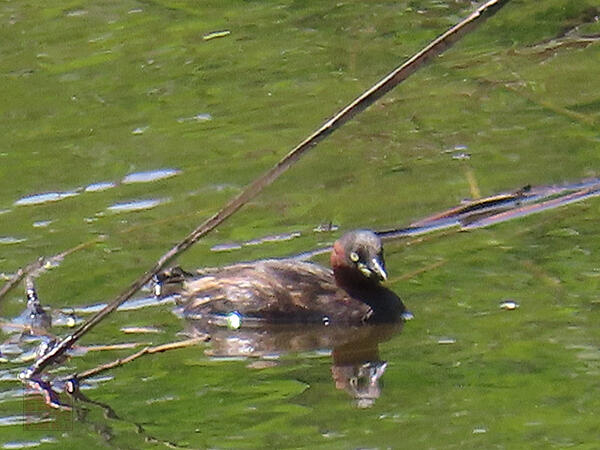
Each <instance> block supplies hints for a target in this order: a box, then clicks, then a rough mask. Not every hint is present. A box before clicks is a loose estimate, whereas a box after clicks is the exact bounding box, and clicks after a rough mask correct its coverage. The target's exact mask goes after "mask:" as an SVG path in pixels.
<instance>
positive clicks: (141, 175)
mask: <svg viewBox="0 0 600 450" xmlns="http://www.w3.org/2000/svg"><path fill="white" fill-rule="evenodd" d="M180 173H181V171H180V170H177V169H159V170H150V171H147V172H136V173H130V174H129V175H127V176H126V177H125V178H123V181H122V183H123V184H128V183H150V182H152V181H158V180H162V179H165V178H170V177H174V176H175V175H178V174H180Z"/></svg>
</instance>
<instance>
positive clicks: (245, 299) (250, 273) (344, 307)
mask: <svg viewBox="0 0 600 450" xmlns="http://www.w3.org/2000/svg"><path fill="white" fill-rule="evenodd" d="M183 296H184V300H185V301H186V304H185V309H184V313H185V314H187V315H195V316H206V315H210V314H219V315H221V314H229V313H231V312H238V313H239V314H240V315H242V316H245V317H252V318H256V319H263V320H265V321H268V322H279V323H283V322H296V323H297V322H306V323H315V322H316V323H323V322H325V323H362V322H364V321H365V320H366V319H367V318H368V317H369V314H370V311H371V308H370V307H369V306H368V305H367V304H365V303H363V302H362V301H360V300H357V299H355V298H353V297H351V296H350V295H348V293H347V292H346V291H345V290H343V289H341V288H340V287H338V286H337V285H336V283H335V279H334V277H333V273H332V271H331V270H329V269H326V268H324V267H322V266H320V265H318V264H313V263H308V262H300V261H295V260H263V261H258V262H256V263H244V264H236V265H232V266H228V267H223V268H221V269H219V270H218V271H214V272H213V271H211V272H208V273H205V274H203V275H201V276H200V277H198V278H193V279H188V280H186V281H185V283H184V294H183Z"/></svg>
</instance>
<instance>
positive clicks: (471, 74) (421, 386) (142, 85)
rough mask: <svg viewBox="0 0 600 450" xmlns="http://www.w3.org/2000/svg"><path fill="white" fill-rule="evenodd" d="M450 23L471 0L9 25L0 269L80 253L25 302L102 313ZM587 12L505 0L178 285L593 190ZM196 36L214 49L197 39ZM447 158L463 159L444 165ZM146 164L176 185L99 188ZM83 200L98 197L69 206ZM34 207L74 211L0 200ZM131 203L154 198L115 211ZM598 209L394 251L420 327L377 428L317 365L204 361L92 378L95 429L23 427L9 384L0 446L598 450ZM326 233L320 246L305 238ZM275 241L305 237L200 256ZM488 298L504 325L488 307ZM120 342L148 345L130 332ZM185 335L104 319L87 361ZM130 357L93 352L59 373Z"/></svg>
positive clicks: (408, 338)
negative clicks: (531, 188)
mask: <svg viewBox="0 0 600 450" xmlns="http://www.w3.org/2000/svg"><path fill="white" fill-rule="evenodd" d="M471 8H472V5H471V2H469V1H452V2H450V1H446V2H444V1H389V2H385V1H373V2H359V1H344V2H329V1H312V2H302V1H298V0H296V1H291V0H282V1H277V2H275V1H244V2H232V1H223V0H221V1H204V2H193V1H180V0H173V1H168V0H156V1H129V0H125V1H121V2H111V1H100V2H88V1H85V0H82V1H61V0H56V1H54V2H41V3H31V2H26V1H23V0H15V1H8V2H3V3H2V4H1V5H0V79H1V82H0V92H1V95H0V99H1V101H0V114H1V115H0V136H2V143H1V145H0V212H1V213H0V273H5V274H12V273H13V272H14V271H15V270H16V269H17V268H18V267H21V266H23V265H25V264H27V263H29V262H31V261H34V260H35V259H36V258H37V257H39V256H40V255H52V254H56V253H58V252H61V251H64V250H66V249H68V248H72V247H74V246H76V245H78V244H81V243H83V242H87V241H90V240H92V239H95V238H98V237H102V238H103V240H102V242H101V243H98V244H94V245H91V246H89V247H86V248H85V249H82V250H80V251H78V252H75V253H73V254H71V255H69V256H68V257H67V258H66V259H65V260H64V262H63V263H62V264H61V265H60V266H59V267H57V268H55V269H54V270H51V271H49V272H47V273H46V274H44V275H43V276H41V277H40V278H39V279H38V280H37V285H38V289H39V291H40V295H41V296H42V300H43V301H44V303H45V304H46V305H48V306H51V307H54V308H58V307H65V306H74V305H86V304H92V303H97V302H104V301H107V300H110V299H111V297H113V296H114V295H116V294H117V293H119V292H120V291H121V290H123V289H124V288H125V287H126V286H127V285H128V284H129V283H130V282H131V281H132V280H134V279H135V278H136V277H137V276H138V275H139V274H140V273H141V272H142V271H145V270H147V269H148V268H149V267H151V266H152V264H153V263H154V261H155V260H156V259H157V258H158V257H159V256H160V255H161V254H162V253H163V252H164V251H165V250H166V249H168V248H170V247H171V246H172V245H173V244H174V243H175V242H177V241H178V240H179V239H181V238H182V237H183V236H184V235H185V234H186V233H187V232H188V231H190V230H191V229H193V228H194V227H195V226H196V225H197V224H198V223H199V222H201V221H202V220H203V219H204V218H206V217H207V216H208V215H210V214H212V213H214V212H215V211H216V210H218V208H219V207H220V206H221V205H222V204H223V203H224V202H225V201H226V200H227V199H229V198H231V196H233V195H235V194H236V193H238V192H239V191H240V189H241V188H242V187H243V186H244V185H246V184H247V183H248V182H250V181H251V180H252V179H253V178H254V177H256V176H257V175H259V174H260V173H261V172H262V171H264V170H265V169H267V168H268V167H270V166H271V165H272V164H274V163H275V162H276V161H277V160H278V158H279V157H281V156H282V155H284V154H285V153H286V152H287V151H288V150H289V149H290V148H291V147H293V146H294V145H295V144H296V143H298V142H299V141H300V140H301V139H303V138H304V137H305V136H306V135H307V134H309V133H310V132H311V131H312V130H314V129H315V128H316V127H317V126H318V125H319V124H321V123H322V122H323V121H324V120H325V119H326V118H328V117H330V116H331V115H332V114H333V113H334V112H335V111H337V110H338V109H339V108H341V107H342V106H343V105H345V104H346V103H348V102H349V101H350V100H351V99H352V98H354V97H355V96H357V95H358V94H359V93H360V92H362V90H363V89H365V88H367V87H368V86H370V85H371V84H372V83H373V82H375V81H376V80H377V79H378V78H380V77H381V76H382V75H384V74H385V73H387V72H389V71H390V70H391V69H392V68H393V67H395V66H396V65H398V64H399V63H400V62H402V61H403V60H404V59H405V58H406V57H408V56H410V55H411V54H412V53H413V52H415V51H416V50H418V49H420V48H421V47H422V46H424V45H425V44H426V43H427V42H429V40H431V39H432V38H434V37H435V36H437V35H438V34H440V33H441V32H442V31H444V30H445V29H447V28H448V27H449V26H451V25H452V24H454V23H456V22H457V21H458V20H459V19H460V18H461V17H464V16H466V15H467V14H468V13H469V12H470V11H471ZM598 15H600V2H598V1H592V0H578V1H575V0H571V1H569V0H546V1H544V2H530V1H524V0H523V1H518V0H513V1H512V2H510V3H509V4H508V6H506V7H505V8H504V9H503V10H502V11H500V12H499V13H498V14H497V15H496V16H494V17H493V18H492V19H490V20H489V21H488V22H487V23H486V24H484V25H483V26H482V27H481V28H479V29H478V30H477V31H476V32H474V33H472V34H471V35H469V36H467V37H466V38H465V39H464V40H463V41H461V42H460V43H459V44H457V45H456V46H455V47H454V48H453V49H451V50H450V51H448V52H447V53H446V54H444V55H443V56H442V57H440V58H437V59H436V61H435V62H434V63H433V64H431V65H429V66H428V67H426V68H424V69H422V70H420V71H419V72H418V73H417V74H415V75H414V76H412V77H411V78H410V79H409V80H408V81H406V82H405V83H403V84H402V85H401V86H400V87H399V88H397V89H395V90H394V91H393V92H392V93H391V94H389V95H388V96H386V97H385V98H384V99H383V100H382V101H380V102H379V103H377V104H376V105H374V106H373V107H371V108H370V109H369V110H367V111H366V112H365V113H363V114H361V115H360V116H359V117H358V118H357V119H356V120H355V121H353V122H352V123H350V124H348V125H347V126H345V127H344V128H343V129H341V130H339V131H338V132H336V133H335V134H334V135H333V136H332V137H331V138H329V139H328V140H327V141H325V142H323V143H322V144H320V145H319V146H318V147H317V148H316V149H314V150H313V151H312V153H310V154H309V155H308V156H307V157H306V158H304V159H303V160H302V161H301V162H300V163H299V164H297V165H296V166H295V167H294V168H293V169H292V170H290V171H289V172H288V173H286V174H285V175H284V176H283V177H282V178H281V179H280V180H278V181H277V182H276V183H275V184H274V185H273V186H271V187H269V188H268V189H267V190H266V191H265V192H264V193H263V194H262V195H261V196H260V197H258V198H257V199H256V200H254V201H253V202H251V204H249V205H248V206H246V207H245V208H244V209H243V210H242V211H240V212H239V213H238V214H236V215H235V216H234V217H232V219H231V220H229V221H228V222H227V223H226V224H224V225H223V226H221V227H220V228H219V229H218V230H217V231H215V232H214V233H212V234H211V235H209V236H208V237H207V238H206V239H205V240H203V241H201V242H200V243H199V244H197V245H196V246H195V247H194V248H193V249H192V250H191V251H189V252H188V253H186V254H185V255H184V256H183V257H181V258H180V260H179V263H180V264H182V265H183V266H185V267H195V266H212V265H219V264H226V263H230V262H234V261H239V260H247V259H251V258H259V257H269V256H281V255H289V254H293V253H295V252H298V251H302V250H307V249H311V248H313V247H315V246H317V245H319V244H322V243H330V242H331V241H332V240H334V239H335V238H336V237H337V236H338V235H339V233H340V232H341V231H343V230H348V229H353V228H357V227H370V228H373V229H386V228H391V227H398V226H403V225H406V224H408V223H409V222H410V221H412V220H416V219H419V218H422V217H425V216H427V215H429V214H432V213H434V212H438V211H440V210H443V209H444V208H447V207H450V206H453V205H456V204H458V203H459V202H460V201H461V200H462V199H464V198H469V197H473V195H475V194H476V193H477V192H476V191H477V190H478V191H479V192H480V194H481V195H483V196H487V195H493V194H494V193H498V192H502V191H506V190H512V189H516V188H519V187H522V186H524V185H527V184H532V185H545V184H552V183H562V182H569V181H576V180H579V179H583V178H586V177H594V176H599V170H598V167H599V162H600V157H599V151H600V77H598V76H597V74H598V73H599V72H600V41H599V40H598V39H597V37H598V35H600V23H599V22H598V20H597V19H595V17H597V16H598ZM218 31H229V32H230V33H229V34H226V35H223V36H221V37H214V38H212V39H204V37H210V33H213V32H218ZM461 153H467V154H469V155H470V158H467V159H465V158H457V156H460V154H461ZM158 169H177V170H179V171H180V172H179V173H178V174H176V175H175V176H172V177H169V178H165V179H162V180H158V181H154V182H147V183H121V181H122V180H123V178H124V177H125V176H126V175H128V174H132V173H138V172H145V171H151V170H158ZM99 182H110V183H115V186H114V187H112V188H109V189H106V190H103V191H100V192H89V191H88V192H86V191H84V190H83V189H82V188H85V187H86V186H89V185H90V184H93V183H99ZM45 192H72V193H76V194H77V195H73V196H72V197H70V198H64V199H62V200H60V201H56V202H47V203H43V204H37V205H16V204H15V202H17V201H18V200H19V199H23V198H25V197H28V196H31V195H35V194H40V193H45ZM152 199H154V200H160V201H161V203H160V204H158V206H155V207H154V208H150V209H145V210H140V211H136V212H120V213H119V212H115V211H113V210H110V209H109V208H110V207H111V206H113V205H115V204H122V203H124V202H130V201H137V200H152ZM599 212H600V203H599V201H598V200H597V199H592V200H587V201H585V202H581V203H577V204H573V205H570V206H567V207H563V208H560V209H557V210H554V211H550V212H546V213H543V214H538V215H534V216H531V217H528V218H525V219H520V220H515V221H512V222H508V223H505V224H501V225H498V226H495V227H492V228H488V229H482V230H476V231H473V232H469V233H456V232H452V233H440V234H438V235H430V236H428V237H425V238H424V239H411V240H410V241H395V242H390V243H388V244H387V246H386V260H387V266H388V269H389V272H390V280H389V282H388V285H389V286H390V287H391V288H392V289H393V290H395V291H396V292H398V293H399V294H400V295H401V296H402V297H403V299H404V301H405V303H406V304H407V305H408V306H409V308H410V310H411V311H412V312H413V313H414V315H415V319H414V320H413V321H411V322H409V323H407V325H406V326H405V328H404V330H403V332H402V333H401V334H398V335H396V336H394V337H393V338H392V339H391V340H389V341H387V342H384V343H382V344H381V345H380V356H381V358H382V359H384V360H386V361H387V362H388V367H387V370H386V372H385V374H384V376H383V382H384V386H383V390H382V395H381V397H380V398H379V399H378V400H377V401H376V402H375V404H374V406H373V407H371V408H368V409H360V408H357V407H356V406H355V404H354V402H353V400H352V399H351V398H350V397H349V396H348V395H347V394H346V393H345V392H342V391H339V390H336V389H335V387H334V383H333V381H332V378H331V359H330V358H329V357H328V356H327V355H323V354H315V353H312V352H308V353H300V354H292V355H287V356H284V357H283V358H281V360H280V361H278V363H277V364H274V365H269V367H265V368H262V369H257V368H252V367H249V366H252V363H251V362H250V361H248V360H226V361H224V360H218V359H211V358H209V357H207V356H206V355H205V353H204V350H206V349H207V348H208V346H206V345H201V346H197V347H193V348H187V349H182V350H175V351H172V352H168V353H164V354H158V355H154V356H150V357H147V358H143V359H141V360H138V361H136V362H134V363H132V364H130V365H128V366H126V367H123V368H120V369H117V370H114V371H112V372H110V374H111V375H112V376H113V377H114V378H113V379H110V380H106V381H103V382H100V383H98V387H96V388H95V389H93V390H88V391H84V393H86V395H88V396H89V397H90V399H92V400H94V401H96V402H101V403H103V404H106V405H109V406H110V407H111V408H112V410H113V411H114V413H115V414H116V416H117V418H115V417H113V416H110V415H109V416H108V417H107V416H105V412H106V410H105V409H103V408H101V407H100V406H95V405H92V404H88V405H87V406H86V408H87V414H85V415H84V416H82V417H80V418H79V419H78V420H74V419H73V420H71V419H72V418H71V416H70V414H69V413H62V414H56V413H53V414H54V416H53V417H54V418H55V420H57V421H58V420H59V419H60V423H59V426H57V430H54V431H53V430H52V427H51V426H48V429H46V430H44V429H34V428H35V427H24V426H23V424H22V423H20V421H19V420H18V417H19V416H21V415H22V414H23V409H24V403H23V398H22V395H20V391H19V389H20V387H21V385H20V383H18V382H17V381H15V380H14V376H13V377H12V378H11V377H8V376H6V377H4V378H6V379H4V378H3V379H2V381H0V391H1V392H0V418H4V419H3V420H0V442H1V443H2V444H3V445H4V447H5V448H15V446H16V447H18V445H21V446H24V445H25V444H26V443H28V442H29V443H35V444H39V445H40V447H41V448H77V449H80V448H86V447H87V448H96V447H105V446H114V447H118V448H140V447H145V446H148V447H151V446H156V447H164V446H165V443H167V442H169V443H173V444H176V445H179V446H181V447H190V448H206V447H211V448H263V447H266V446H270V447H273V448H289V447H292V448H296V447H311V448H313V447H322V448H344V449H345V448H496V447H498V448H524V447H527V448H548V447H554V448H565V447H576V448H597V447H598V445H599V444H598V442H600V425H599V423H598V417H597V412H598V411H599V410H600V400H599V398H600V395H599V394H600V377H599V376H600V331H599V328H598V326H597V324H598V323H599V321H600V294H599V288H600V265H599V262H598V254H599V252H600V241H599V240H598V237H597V236H598V215H599ZM48 221H50V222H49V223H48ZM329 222H333V223H334V224H336V225H338V226H339V227H340V230H339V231H337V232H331V233H315V232H313V229H314V228H315V227H316V226H318V225H319V224H323V223H329ZM34 225H35V226H34ZM291 232H299V233H300V236H299V237H297V238H294V239H292V240H289V241H280V242H272V243H264V244H261V245H255V246H244V247H242V248H241V249H240V250H235V251H230V252H214V251H211V250H210V249H211V247H213V246H214V245H216V244H220V243H229V242H243V241H247V240H251V239H255V238H260V237H263V236H266V235H271V234H277V233H291ZM325 260H326V259H324V258H320V259H319V261H321V262H325ZM504 300H515V301H516V302H517V303H518V304H519V305H520V307H519V308H518V309H516V310H514V311H506V310H503V309H501V308H500V307H499V304H500V302H502V301H504ZM23 307H24V299H23V294H22V290H21V289H19V290H17V291H15V292H13V293H12V294H11V295H10V296H9V297H8V298H7V299H6V300H5V301H4V302H3V303H2V304H1V305H0V308H1V312H2V316H3V317H13V316H15V315H17V314H18V313H19V312H20V311H22V309H23ZM125 326H153V327H156V328H158V329H160V330H161V331H162V333H160V334H149V335H141V336H140V335H124V334H123V333H122V332H121V331H120V329H121V328H122V327H125ZM182 328H183V324H182V321H181V320H180V319H179V318H178V317H176V316H175V315H173V314H172V313H171V307H170V306H168V305H167V306H161V307H155V308H150V309H146V310H143V311H129V312H119V313H117V314H115V315H114V316H112V317H111V318H109V319H108V320H106V321H105V322H104V323H102V324H101V325H100V326H98V327H97V328H96V329H95V330H94V331H93V332H92V333H90V334H89V335H87V336H86V337H85V338H84V339H83V340H82V344H86V345H87V344H99V343H102V344H107V343H122V342H144V343H152V344H160V343H164V342H170V341H174V340H178V339H181V336H179V335H178V334H177V333H178V332H179V331H180V330H181V329H182ZM56 332H57V333H60V334H64V333H66V332H67V331H66V330H64V329H62V330H61V329H58V330H56ZM4 338H5V336H4V337H3V339H4ZM132 351H133V350H123V351H106V352H96V353H91V354H88V355H85V356H83V357H80V358H73V359H71V360H70V361H69V362H68V363H66V364H65V366H66V369H61V370H62V371H63V372H64V373H69V372H74V371H80V370H83V369H86V368H90V367H94V366H96V365H97V364H99V363H102V362H107V361H110V360H112V359H114V358H116V357H122V356H126V355H128V354H129V353H131V352H132ZM13 367H16V366H11V365H6V369H11V368H13ZM3 369H4V368H3ZM25 405H26V404H25ZM10 418H16V419H14V420H9V419H10ZM57 423H58V422H57ZM140 426H141V427H142V428H143V431H142V432H140V428H139V427H140Z"/></svg>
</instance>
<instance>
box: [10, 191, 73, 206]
mask: <svg viewBox="0 0 600 450" xmlns="http://www.w3.org/2000/svg"><path fill="white" fill-rule="evenodd" d="M76 195H79V192H76V191H67V192H45V193H43V194H34V195H29V196H27V197H23V198H20V199H19V200H17V201H16V202H15V206H27V205H40V204H42V203H50V202H57V201H59V200H63V199H65V198H69V197H74V196H76Z"/></svg>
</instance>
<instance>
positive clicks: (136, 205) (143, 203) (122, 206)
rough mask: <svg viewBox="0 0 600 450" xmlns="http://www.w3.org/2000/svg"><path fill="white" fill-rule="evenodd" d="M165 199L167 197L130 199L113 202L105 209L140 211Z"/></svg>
mask: <svg viewBox="0 0 600 450" xmlns="http://www.w3.org/2000/svg"><path fill="white" fill-rule="evenodd" d="M167 201H168V200H167V199H150V200H132V201H130V202H123V203H115V204H113V205H111V206H109V207H108V208H107V209H108V210H109V211H112V212H116V213H122V212H132V211H142V210H145V209H152V208H155V207H157V206H158V205H160V204H161V203H166V202H167Z"/></svg>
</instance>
